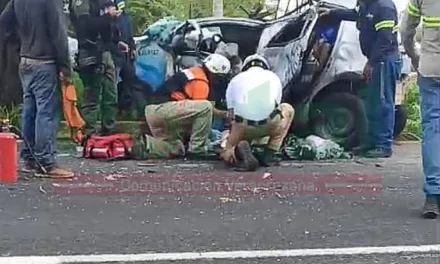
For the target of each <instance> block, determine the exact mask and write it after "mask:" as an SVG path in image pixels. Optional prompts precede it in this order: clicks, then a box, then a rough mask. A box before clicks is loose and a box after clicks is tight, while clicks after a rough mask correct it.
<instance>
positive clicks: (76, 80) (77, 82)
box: [72, 72, 84, 108]
mask: <svg viewBox="0 0 440 264" xmlns="http://www.w3.org/2000/svg"><path fill="white" fill-rule="evenodd" d="M72 80H73V85H74V86H75V88H76V96H77V98H78V102H77V106H78V108H81V107H82V105H83V100H84V85H83V82H82V81H81V78H80V77H79V74H78V73H77V72H74V73H73V76H72Z"/></svg>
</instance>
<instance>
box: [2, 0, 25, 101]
mask: <svg viewBox="0 0 440 264" xmlns="http://www.w3.org/2000/svg"><path fill="white" fill-rule="evenodd" d="M8 2H9V0H0V11H3V10H4V9H5V7H6V5H7V3H8ZM19 60H20V41H19V38H18V36H16V35H13V36H8V37H7V36H6V34H5V30H4V29H3V28H0V105H7V104H20V103H21V102H22V94H23V92H22V89H21V83H20V78H19V76H18V64H19Z"/></svg>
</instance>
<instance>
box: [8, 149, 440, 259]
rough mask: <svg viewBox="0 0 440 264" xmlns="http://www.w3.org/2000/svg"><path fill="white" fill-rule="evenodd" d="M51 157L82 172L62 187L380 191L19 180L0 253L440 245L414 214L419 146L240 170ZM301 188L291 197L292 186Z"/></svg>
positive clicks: (436, 232)
mask: <svg viewBox="0 0 440 264" xmlns="http://www.w3.org/2000/svg"><path fill="white" fill-rule="evenodd" d="M59 160H60V163H61V164H63V165H65V166H69V167H71V168H73V169H74V170H75V171H76V172H77V173H78V174H79V175H80V176H79V180H75V181H72V182H70V184H73V183H75V184H78V183H83V184H84V183H89V184H90V183H91V182H92V183H93V182H95V183H96V182H98V183H101V184H106V183H108V184H113V185H115V184H116V185H117V186H119V185H118V184H119V183H120V182H121V181H128V180H131V179H136V180H132V181H133V182H136V183H138V184H140V183H141V182H158V181H160V180H157V179H162V178H161V177H163V175H170V177H174V179H176V177H177V179H179V180H181V181H186V179H190V181H206V182H210V181H211V182H214V181H217V180H221V179H225V178H230V179H235V178H237V177H239V178H240V179H244V180H245V181H248V180H249V181H256V182H261V181H263V180H261V179H263V178H264V180H265V181H269V182H270V181H277V179H278V177H281V176H279V175H284V176H282V177H287V178H283V179H291V180H297V181H298V179H300V180H301V181H306V182H307V179H310V182H309V183H313V184H318V185H320V186H322V184H323V182H325V183H333V184H334V179H335V178H344V179H347V178H350V179H354V178H356V179H361V178H362V179H363V180H365V179H374V181H375V184H376V185H377V184H378V183H379V184H380V186H381V187H377V186H376V185H374V184H373V185H374V186H376V187H374V188H373V187H371V188H370V187H368V188H366V189H365V190H360V189H359V188H361V187H359V188H357V189H356V188H354V187H353V185H350V184H349V185H346V186H345V187H342V189H339V190H340V192H339V193H338V192H336V193H335V192H333V191H328V190H327V192H324V191H323V190H322V189H320V190H318V189H313V190H312V189H310V190H307V191H304V192H298V193H296V195H292V196H290V195H288V194H289V193H280V191H276V190H275V189H273V190H261V189H247V187H246V188H245V189H243V190H239V191H235V192H232V193H231V192H230V190H229V193H228V191H225V189H222V190H221V191H219V190H218V191H216V192H214V191H212V190H211V192H208V193H191V192H189V193H188V192H187V193H182V192H181V190H180V189H179V190H178V191H176V190H173V191H172V192H170V193H163V192H162V193H161V192H157V193H143V192H141V191H139V190H135V191H132V192H131V193H129V195H126V194H124V193H122V192H121V190H120V189H119V190H116V189H111V190H107V191H106V192H102V188H100V187H96V186H95V187H94V186H92V187H90V185H89V186H86V188H85V189H86V190H88V192H89V193H88V194H84V193H82V192H84V190H85V189H84V188H83V189H81V188H76V189H75V188H73V187H62V186H65V185H63V184H65V182H55V183H54V182H52V181H51V180H41V179H34V178H30V177H29V176H26V175H25V174H21V175H20V181H19V183H18V184H14V185H1V186H0V230H1V236H0V254H1V256H2V257H8V256H31V255H38V256H44V255H77V254H85V255H88V254H93V255H95V254H138V253H176V252H177V253H178V252H205V251H207V252H210V251H237V250H250V251H253V250H283V249H320V248H344V247H370V246H374V247H386V246H404V245H410V246H414V245H431V244H433V245H434V244H440V243H439V241H440V224H439V221H438V220H424V219H421V218H420V208H421V206H422V203H423V198H424V197H423V193H422V190H421V184H422V177H421V167H420V163H421V161H420V146H419V145H418V144H413V143H406V144H403V145H402V146H397V147H396V154H395V156H394V157H393V158H391V159H388V160H363V161H358V162H354V161H337V162H336V161H333V162H324V161H323V162H303V163H284V164H283V166H281V167H274V168H269V169H260V171H258V172H257V173H242V174H238V173H237V172H234V171H231V170H230V169H228V168H225V166H224V165H223V164H221V163H219V162H194V161H185V162H182V161H167V162H161V163H157V164H154V165H151V164H139V163H138V162H135V161H124V162H115V163H103V162H97V161H84V160H79V159H76V158H74V157H71V156H68V153H66V152H61V153H60V157H59ZM147 165H148V166H147ZM140 174H143V176H142V177H145V178H142V177H141V178H140V177H139V175H140ZM133 175H137V176H133ZM237 175H238V176H237ZM286 175H287V176H286ZM378 176H379V178H378ZM136 177H137V178H136ZM353 177H354V178H353ZM145 179H148V180H145ZM377 179H380V181H379V182H377ZM133 182H132V183H133ZM68 183H69V182H68ZM306 185H307V183H306ZM306 185H305V186H306ZM60 186H61V187H60ZM298 186H299V185H298ZM298 186H297V189H296V191H298V190H301V188H300V187H298ZM333 186H336V185H333ZM356 186H358V185H356ZM354 189H356V191H355V192H354V193H353V190H354ZM361 189H362V188H361ZM66 190H68V192H70V194H66ZM81 190H82V191H81ZM332 190H334V189H332ZM247 191H249V192H248V193H247ZM438 253H440V252H438ZM176 262H178V263H215V264H217V263H231V264H232V263H234V264H235V263H239V264H244V263H268V262H269V263H273V262H276V263H329V264H332V263H341V262H347V263H362V264H366V263H414V264H419V263H420V264H421V263H440V258H439V255H438V254H431V253H418V254H416V253H411V254H405V253H402V254H371V255H368V256H363V255H349V256H317V257H298V256H297V257H294V258H292V257H288V258H272V259H271V260H270V261H268V260H267V259H258V258H248V259H234V260H211V261H207V260H196V261H176ZM176 262H172V263H176ZM0 263H1V258H0ZM83 263H86V262H83ZM118 263H123V262H118ZM136 263H142V262H136ZM155 263H164V264H165V263H171V262H167V261H165V262H163V261H157V262H155Z"/></svg>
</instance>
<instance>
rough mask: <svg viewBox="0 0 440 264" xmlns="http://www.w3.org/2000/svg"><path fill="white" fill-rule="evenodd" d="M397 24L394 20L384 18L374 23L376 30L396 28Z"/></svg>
mask: <svg viewBox="0 0 440 264" xmlns="http://www.w3.org/2000/svg"><path fill="white" fill-rule="evenodd" d="M395 26H396V22H395V21H394V20H382V21H380V22H379V23H376V25H374V27H375V28H376V31H379V30H381V29H394V27H395Z"/></svg>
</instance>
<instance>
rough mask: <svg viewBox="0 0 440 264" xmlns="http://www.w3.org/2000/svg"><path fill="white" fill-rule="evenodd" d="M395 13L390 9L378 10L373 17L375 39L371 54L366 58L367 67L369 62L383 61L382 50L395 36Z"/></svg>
mask: <svg viewBox="0 0 440 264" xmlns="http://www.w3.org/2000/svg"><path fill="white" fill-rule="evenodd" d="M396 21H397V11H396V10H395V9H393V8H390V7H384V8H381V9H379V12H378V13H377V14H375V16H374V27H375V29H376V39H375V40H374V42H373V47H372V49H371V53H370V55H369V57H368V62H369V65H372V63H371V62H377V61H383V60H384V59H385V58H384V53H383V50H384V49H387V48H388V47H389V45H391V43H392V42H393V40H394V39H395V37H396V35H395V34H397V25H396Z"/></svg>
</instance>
